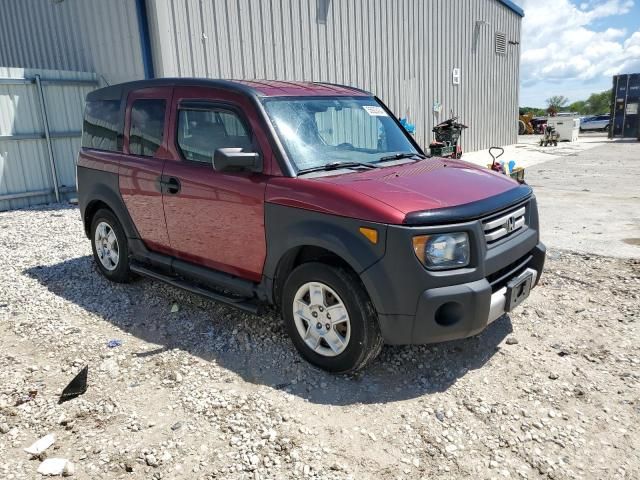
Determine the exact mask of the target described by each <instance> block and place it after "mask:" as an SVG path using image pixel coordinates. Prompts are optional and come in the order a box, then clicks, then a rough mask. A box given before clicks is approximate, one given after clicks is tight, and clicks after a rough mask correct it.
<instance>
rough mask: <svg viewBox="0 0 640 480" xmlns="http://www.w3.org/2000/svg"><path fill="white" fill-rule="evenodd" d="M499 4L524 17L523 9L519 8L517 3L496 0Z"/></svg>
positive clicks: (508, 0)
mask: <svg viewBox="0 0 640 480" xmlns="http://www.w3.org/2000/svg"><path fill="white" fill-rule="evenodd" d="M498 1H499V2H500V3H501V4H503V5H504V6H505V7H507V8H508V9H509V10H511V11H513V12H515V13H517V14H518V15H520V16H521V17H524V10H523V9H522V8H520V7H519V6H518V5H516V4H515V3H513V2H512V1H511V0H498Z"/></svg>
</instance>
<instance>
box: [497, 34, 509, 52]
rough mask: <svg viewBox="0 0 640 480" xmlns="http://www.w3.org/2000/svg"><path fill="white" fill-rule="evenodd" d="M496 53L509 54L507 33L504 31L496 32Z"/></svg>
mask: <svg viewBox="0 0 640 480" xmlns="http://www.w3.org/2000/svg"><path fill="white" fill-rule="evenodd" d="M496 54H498V55H506V54H507V35H506V34H504V33H502V32H496Z"/></svg>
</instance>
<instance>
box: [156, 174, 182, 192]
mask: <svg viewBox="0 0 640 480" xmlns="http://www.w3.org/2000/svg"><path fill="white" fill-rule="evenodd" d="M159 183H160V191H161V192H162V193H168V194H170V195H175V194H176V193H179V192H180V180H178V179H177V178H176V177H170V176H168V175H162V176H161V177H160V182H159Z"/></svg>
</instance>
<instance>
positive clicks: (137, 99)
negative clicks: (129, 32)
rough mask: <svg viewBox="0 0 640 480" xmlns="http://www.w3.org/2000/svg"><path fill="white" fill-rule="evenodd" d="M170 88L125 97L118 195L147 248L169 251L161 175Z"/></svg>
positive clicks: (138, 92) (147, 90)
mask: <svg viewBox="0 0 640 480" xmlns="http://www.w3.org/2000/svg"><path fill="white" fill-rule="evenodd" d="M171 93H172V88H170V87H161V88H157V87H154V88H145V89H142V90H137V91H133V92H131V93H130V94H129V98H128V99H127V108H126V116H125V129H124V132H125V135H124V152H125V155H123V156H122V161H121V162H120V167H119V169H118V172H119V182H120V194H121V195H122V199H123V200H124V203H125V205H126V206H127V210H128V211H129V215H131V218H132V219H133V222H134V224H135V226H136V228H137V230H138V233H139V234H140V237H141V239H142V241H143V242H144V243H145V245H146V246H147V248H149V249H150V250H154V251H158V252H163V253H169V252H170V244H169V236H168V235H167V225H166V223H165V219H164V209H163V206H162V193H161V191H160V183H159V180H160V177H161V175H162V169H163V167H164V163H165V158H166V139H167V134H168V123H169V122H168V118H169V115H168V113H169V108H170V106H171Z"/></svg>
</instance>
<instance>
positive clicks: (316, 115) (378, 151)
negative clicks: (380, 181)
mask: <svg viewBox="0 0 640 480" xmlns="http://www.w3.org/2000/svg"><path fill="white" fill-rule="evenodd" d="M264 105H265V109H266V111H267V114H268V115H269V117H270V119H271V121H272V123H273V124H274V126H275V128H276V131H277V133H278V136H279V137H280V140H281V141H282V143H283V145H284V147H285V149H286V151H287V154H288V156H289V158H290V159H291V161H292V162H293V163H294V164H295V166H296V168H297V170H298V171H301V170H307V169H315V168H322V167H323V166H325V165H327V164H335V163H337V162H340V163H341V162H350V163H351V162H356V163H374V162H378V161H380V159H381V158H383V157H389V156H393V155H396V154H416V155H418V154H419V152H418V151H417V150H416V148H415V147H414V146H413V145H412V143H411V142H410V141H409V139H408V138H407V134H406V133H405V132H404V131H403V130H402V128H401V127H400V126H399V125H398V124H397V123H396V122H395V121H394V119H393V118H391V117H390V116H389V115H388V114H387V111H386V110H385V109H384V108H383V107H382V106H381V105H380V104H379V103H378V102H377V101H376V100H375V99H374V98H371V97H321V98H318V97H315V98H291V97H288V98H270V99H266V100H264Z"/></svg>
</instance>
